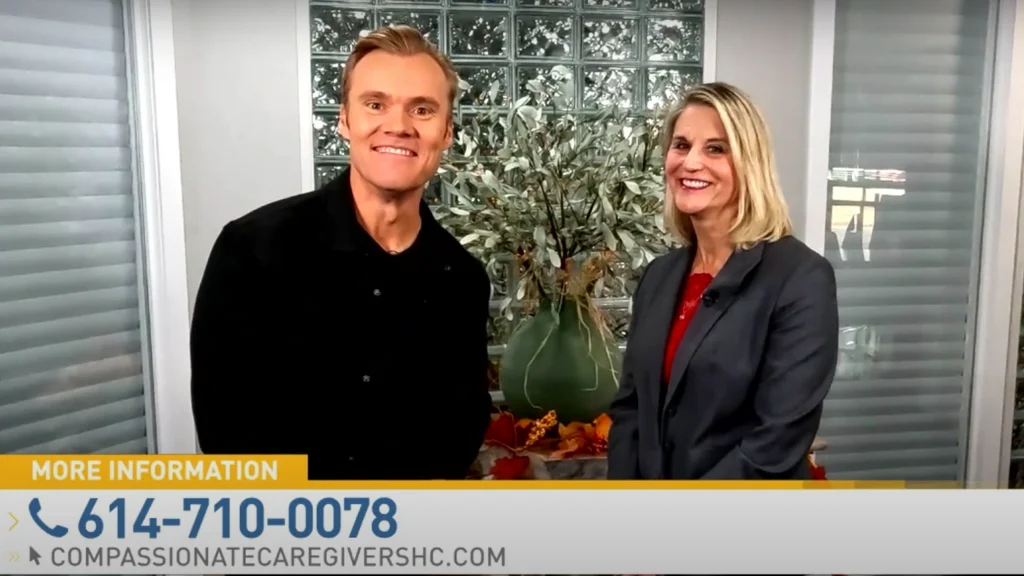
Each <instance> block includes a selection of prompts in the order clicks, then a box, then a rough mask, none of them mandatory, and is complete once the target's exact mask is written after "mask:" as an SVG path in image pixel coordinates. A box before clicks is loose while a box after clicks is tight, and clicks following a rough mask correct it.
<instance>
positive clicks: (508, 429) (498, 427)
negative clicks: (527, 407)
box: [484, 412, 519, 450]
mask: <svg viewBox="0 0 1024 576" xmlns="http://www.w3.org/2000/svg"><path fill="white" fill-rule="evenodd" d="M484 442H485V443H487V444H495V445H498V446H502V447H505V448H508V449H509V450H515V449H517V448H519V442H518V439H517V437H516V419H515V417H514V416H512V413H511V412H500V413H498V414H496V415H492V416H491V424H490V426H488V428H487V433H486V434H484Z"/></svg>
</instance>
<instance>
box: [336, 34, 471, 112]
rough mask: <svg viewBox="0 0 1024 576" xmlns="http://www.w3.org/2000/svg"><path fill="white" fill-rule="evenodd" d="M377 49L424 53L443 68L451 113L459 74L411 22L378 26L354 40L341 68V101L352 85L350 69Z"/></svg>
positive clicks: (393, 52)
mask: <svg viewBox="0 0 1024 576" xmlns="http://www.w3.org/2000/svg"><path fill="white" fill-rule="evenodd" d="M377 50H381V51H384V52H387V53H388V54H394V55H396V56H417V55H419V54H426V55H427V56H430V58H431V59H432V60H433V61H434V62H437V65H438V66H440V67H441V70H442V71H444V77H445V80H447V81H448V103H449V105H450V106H449V109H448V113H449V114H451V111H452V109H453V108H454V107H455V98H456V97H457V96H458V93H459V76H458V74H457V73H456V72H455V67H454V66H452V63H451V60H449V59H448V57H447V56H445V55H444V54H442V53H441V51H440V50H438V49H437V47H436V46H434V45H433V44H431V43H430V41H429V40H427V39H426V38H425V37H424V36H423V34H421V33H420V31H419V30H417V29H415V28H413V27H412V26H405V25H395V26H384V27H383V28H378V29H376V30H374V31H372V32H370V33H369V34H367V35H366V36H363V37H362V38H360V39H359V42H356V45H355V48H353V49H352V53H351V54H349V57H348V60H347V61H346V62H345V70H344V72H342V77H341V104H342V105H343V106H344V105H346V104H347V103H348V95H349V91H350V90H351V89H352V72H353V71H354V70H355V68H356V64H358V63H359V61H360V60H362V59H363V58H364V57H366V55H367V54H369V53H370V52H375V51H377Z"/></svg>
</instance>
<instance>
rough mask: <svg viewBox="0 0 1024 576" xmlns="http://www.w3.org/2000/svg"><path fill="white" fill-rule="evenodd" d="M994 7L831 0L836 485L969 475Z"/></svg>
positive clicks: (830, 425)
mask: <svg viewBox="0 0 1024 576" xmlns="http://www.w3.org/2000/svg"><path fill="white" fill-rule="evenodd" d="M989 12H990V3H989V2H988V1H985V0H895V1H893V0H838V2H837V13H836V39H835V53H834V58H835V60H834V70H833V95H832V134H831V144H830V174H829V185H828V187H829V202H828V210H829V218H830V222H829V223H828V225H827V229H826V237H827V239H828V241H827V243H826V244H827V245H826V249H827V253H828V255H829V257H830V259H831V260H832V261H833V264H834V266H835V268H836V277H837V282H838V288H839V315H840V324H841V326H842V331H843V332H842V337H841V347H842V350H841V353H840V363H839V369H838V374H837V377H836V380H835V382H834V384H833V386H832V391H831V393H830V395H829V397H828V399H827V401H826V408H825V416H824V419H823V422H822V425H821V431H820V435H821V436H822V437H823V438H825V439H826V440H827V441H828V443H829V447H828V450H827V451H826V452H824V453H823V454H822V455H821V460H822V462H823V463H824V465H825V466H826V468H827V470H828V473H829V476H830V477H834V478H837V479H921V480H959V479H961V478H962V474H963V470H964V455H965V449H964V444H965V443H966V430H967V422H966V419H967V414H968V410H967V409H968V402H969V391H970V381H971V360H970V358H971V354H970V350H971V346H972V342H973V319H974V306H975V300H976V291H977V289H976V285H977V274H978V272H977V263H978V259H979V246H980V218H979V217H980V213H981V200H982V197H983V188H984V182H983V180H984V178H983V175H984V166H985V146H984V138H985V135H986V131H987V125H988V117H987V106H986V98H987V94H988V90H987V86H988V85H989V84H990V82H991V80H990V79H989V76H988V71H989V70H990V68H991V64H992V63H991V62H990V60H991V58H992V57H991V55H990V51H988V50H987V48H988V46H989V44H990V42H991V40H992V34H993V23H992V21H991V19H990V15H989Z"/></svg>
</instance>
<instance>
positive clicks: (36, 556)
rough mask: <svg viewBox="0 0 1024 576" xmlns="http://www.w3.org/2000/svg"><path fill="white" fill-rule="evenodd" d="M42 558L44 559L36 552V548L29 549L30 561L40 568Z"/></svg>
mask: <svg viewBox="0 0 1024 576" xmlns="http://www.w3.org/2000/svg"><path fill="white" fill-rule="evenodd" d="M40 558H42V556H41V555H40V554H39V552H36V549H35V548H33V547H31V546H29V547H28V561H29V562H32V563H33V564H35V565H36V566H39V559H40Z"/></svg>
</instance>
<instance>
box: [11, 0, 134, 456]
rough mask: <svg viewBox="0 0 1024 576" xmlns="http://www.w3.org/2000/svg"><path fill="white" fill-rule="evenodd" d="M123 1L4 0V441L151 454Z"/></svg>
mask: <svg viewBox="0 0 1024 576" xmlns="http://www.w3.org/2000/svg"><path fill="white" fill-rule="evenodd" d="M123 22H124V19H123V16H122V5H121V2H120V1H119V0H32V1H28V2H27V1H25V0H0V453H18V452H22V453H102V452H107V453H145V452H147V424H146V421H147V408H146V395H145V392H144V390H145V387H144V371H143V346H142V337H141V330H140V317H141V314H140V306H139V278H138V273H137V268H136V253H137V250H136V219H135V209H134V204H135V202H134V198H133V188H134V177H133V173H132V167H133V161H132V159H133V155H132V145H131V131H130V125H129V118H130V114H129V101H128V81H127V70H126V57H125V48H124V46H125V43H124V23H123Z"/></svg>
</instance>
